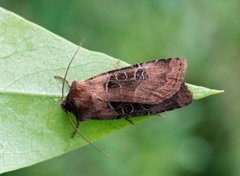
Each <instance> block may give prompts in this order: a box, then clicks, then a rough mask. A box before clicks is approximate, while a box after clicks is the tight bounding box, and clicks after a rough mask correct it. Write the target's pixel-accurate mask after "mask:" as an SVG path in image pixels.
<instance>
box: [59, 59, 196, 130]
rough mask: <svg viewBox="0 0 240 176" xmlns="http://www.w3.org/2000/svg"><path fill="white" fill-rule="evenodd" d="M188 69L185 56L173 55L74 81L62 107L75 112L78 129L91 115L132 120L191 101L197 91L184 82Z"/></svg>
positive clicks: (102, 118) (66, 110) (93, 117)
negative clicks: (192, 91)
mask: <svg viewBox="0 0 240 176" xmlns="http://www.w3.org/2000/svg"><path fill="white" fill-rule="evenodd" d="M71 61H72V60H71ZM70 64H71V62H70V63H69V66H68V69H69V67H70ZM68 69H67V71H68ZM186 69H187V61H186V60H185V59H181V58H178V57H173V58H167V59H160V60H154V61H150V62H145V63H140V64H136V65H132V66H129V67H125V68H120V69H115V70H112V71H108V72H106V73H102V74H100V75H97V76H94V77H92V78H89V79H87V80H85V81H79V80H78V81H73V82H72V84H71V86H70V90H69V93H68V95H67V96H66V97H65V98H64V99H63V101H62V102H61V107H62V108H63V110H64V111H65V112H71V113H73V114H74V116H75V118H76V120H77V125H76V128H75V129H78V127H79V122H81V121H85V120H88V119H96V120H113V119H126V120H128V121H129V122H130V123H132V121H131V118H132V117H135V116H142V115H150V114H159V113H161V112H165V111H170V110H173V109H177V108H181V107H184V106H186V105H188V104H190V103H191V102H192V101H193V95H192V93H191V92H190V91H189V90H188V88H187V86H186V85H185V83H184V77H185V73H186ZM67 71H66V74H65V77H64V78H63V79H64V80H66V75H67ZM63 87H64V82H63ZM63 89H64V88H63ZM63 89H62V91H63Z"/></svg>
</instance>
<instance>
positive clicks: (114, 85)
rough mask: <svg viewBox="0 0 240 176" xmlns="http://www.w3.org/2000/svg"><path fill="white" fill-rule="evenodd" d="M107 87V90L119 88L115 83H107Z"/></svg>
mask: <svg viewBox="0 0 240 176" xmlns="http://www.w3.org/2000/svg"><path fill="white" fill-rule="evenodd" d="M107 87H108V89H115V88H119V87H121V85H120V84H118V83H116V82H115V81H109V82H108V84H107Z"/></svg>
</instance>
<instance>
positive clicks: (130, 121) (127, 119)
mask: <svg viewBox="0 0 240 176" xmlns="http://www.w3.org/2000/svg"><path fill="white" fill-rule="evenodd" d="M125 120H126V121H128V122H129V123H131V124H132V125H135V124H134V123H133V121H132V120H130V119H129V118H128V117H127V118H125Z"/></svg>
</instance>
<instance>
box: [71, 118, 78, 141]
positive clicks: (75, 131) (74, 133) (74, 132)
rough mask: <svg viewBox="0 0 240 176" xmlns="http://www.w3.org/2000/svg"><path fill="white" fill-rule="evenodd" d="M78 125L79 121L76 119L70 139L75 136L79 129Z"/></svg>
mask: <svg viewBox="0 0 240 176" xmlns="http://www.w3.org/2000/svg"><path fill="white" fill-rule="evenodd" d="M79 125H80V123H79V120H78V119H77V125H76V129H75V130H74V131H73V133H72V136H71V138H74V136H75V135H76V133H77V130H78V129H79Z"/></svg>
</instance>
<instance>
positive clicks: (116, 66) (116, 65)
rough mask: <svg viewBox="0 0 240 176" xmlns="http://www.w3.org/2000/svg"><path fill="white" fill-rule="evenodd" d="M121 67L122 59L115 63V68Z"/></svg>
mask: <svg viewBox="0 0 240 176" xmlns="http://www.w3.org/2000/svg"><path fill="white" fill-rule="evenodd" d="M119 67H120V60H118V61H117V62H116V63H115V66H114V69H119Z"/></svg>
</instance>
